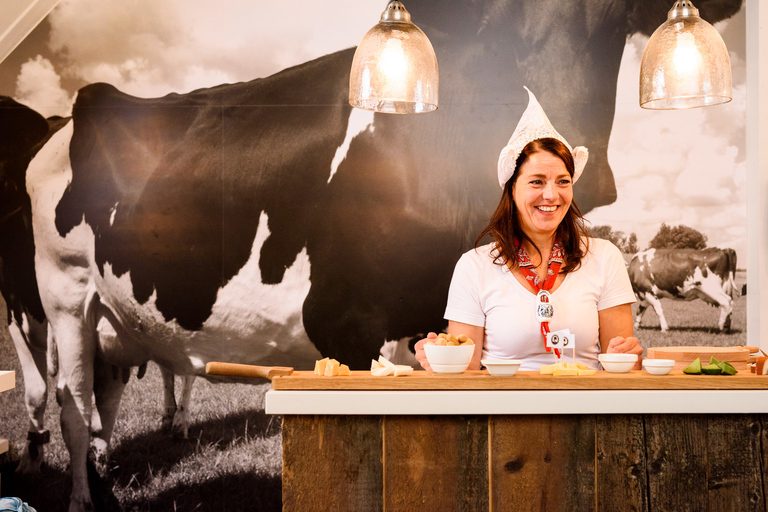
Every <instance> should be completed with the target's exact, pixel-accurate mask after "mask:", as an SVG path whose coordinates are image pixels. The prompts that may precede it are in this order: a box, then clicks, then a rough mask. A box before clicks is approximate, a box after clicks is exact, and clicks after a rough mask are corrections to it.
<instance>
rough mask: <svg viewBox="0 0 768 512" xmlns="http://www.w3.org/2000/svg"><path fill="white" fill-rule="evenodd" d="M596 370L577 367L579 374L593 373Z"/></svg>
mask: <svg viewBox="0 0 768 512" xmlns="http://www.w3.org/2000/svg"><path fill="white" fill-rule="evenodd" d="M596 371H597V370H589V369H587V368H579V375H594V374H595V372H596Z"/></svg>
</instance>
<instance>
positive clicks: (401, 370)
mask: <svg viewBox="0 0 768 512" xmlns="http://www.w3.org/2000/svg"><path fill="white" fill-rule="evenodd" d="M412 373H413V367H411V366H408V365H405V364H396V365H395V377H400V376H401V375H403V376H404V375H411V374H412Z"/></svg>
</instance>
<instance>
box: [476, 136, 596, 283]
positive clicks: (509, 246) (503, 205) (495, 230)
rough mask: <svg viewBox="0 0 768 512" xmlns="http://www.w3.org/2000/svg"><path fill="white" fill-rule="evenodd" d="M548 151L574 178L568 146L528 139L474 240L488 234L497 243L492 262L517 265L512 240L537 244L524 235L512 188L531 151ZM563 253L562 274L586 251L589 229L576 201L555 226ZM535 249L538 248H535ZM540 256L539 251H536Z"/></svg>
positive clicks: (478, 242) (574, 266) (556, 141)
mask: <svg viewBox="0 0 768 512" xmlns="http://www.w3.org/2000/svg"><path fill="white" fill-rule="evenodd" d="M540 151H547V152H549V153H552V154H553V155H555V156H556V157H558V158H559V159H561V160H562V161H563V163H564V164H565V167H566V169H568V173H569V174H570V175H571V177H573V169H574V164H573V156H572V155H571V152H570V151H568V148H567V147H566V146H565V144H563V143H562V142H560V141H559V140H557V139H553V138H544V139H536V140H533V141H531V142H529V143H528V144H527V145H526V146H525V147H524V148H523V150H522V151H521V152H520V156H519V157H517V162H516V164H515V172H514V173H513V174H512V177H511V178H510V179H509V180H508V181H507V183H506V184H505V185H504V192H503V193H502V194H501V201H500V202H499V206H497V207H496V211H495V212H494V213H493V215H492V216H491V220H490V222H489V224H488V226H486V228H485V229H483V231H482V232H481V233H480V236H478V237H477V240H475V248H477V247H478V246H479V245H480V243H481V240H482V239H483V237H485V236H486V235H490V236H491V237H492V238H493V240H494V241H495V242H496V248H495V249H494V253H493V254H494V258H495V259H494V262H495V263H496V264H498V265H508V266H509V267H511V268H515V267H517V250H516V249H515V240H520V241H522V240H528V242H529V243H530V244H531V245H533V246H534V247H536V244H534V243H533V241H532V240H531V239H530V238H529V237H528V235H526V234H525V232H524V231H523V228H522V226H521V225H520V219H519V217H518V211H517V205H516V204H515V201H514V199H513V197H512V187H513V185H514V184H515V181H517V178H518V177H519V176H520V166H521V165H523V163H524V162H525V161H526V160H527V159H528V158H529V157H530V156H531V155H532V154H534V153H538V152H540ZM555 236H556V238H557V239H558V240H560V243H561V245H562V247H563V251H564V252H565V261H564V262H563V266H562V267H561V269H560V273H561V274H567V273H569V272H573V271H574V270H576V269H578V268H579V266H580V265H581V259H582V258H583V257H584V255H585V254H586V253H587V251H588V250H589V247H588V238H587V237H588V236H589V231H588V230H587V227H586V225H585V220H584V216H583V215H582V214H581V212H580V211H579V207H578V206H576V202H575V201H572V202H571V207H570V208H568V211H567V212H566V213H565V217H564V218H563V220H562V222H560V225H559V226H558V227H557V234H556V235H555ZM536 250H537V251H538V250H539V249H538V247H537V248H536ZM539 257H541V252H540V251H539Z"/></svg>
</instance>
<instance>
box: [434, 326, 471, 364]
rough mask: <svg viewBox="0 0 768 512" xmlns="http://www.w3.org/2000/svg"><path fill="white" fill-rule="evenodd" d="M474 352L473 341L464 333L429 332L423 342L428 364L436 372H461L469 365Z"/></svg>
mask: <svg viewBox="0 0 768 512" xmlns="http://www.w3.org/2000/svg"><path fill="white" fill-rule="evenodd" d="M474 352H475V342H474V341H473V340H472V339H471V338H468V337H467V336H466V335H464V334H461V335H459V336H454V335H452V334H445V333H440V334H439V335H438V334H435V333H433V332H431V333H429V334H428V335H427V342H426V343H425V344H424V353H425V354H426V356H427V361H428V362H429V366H431V367H432V371H434V372H436V373H462V372H463V371H464V370H466V369H467V366H469V362H470V361H471V360H472V354H474Z"/></svg>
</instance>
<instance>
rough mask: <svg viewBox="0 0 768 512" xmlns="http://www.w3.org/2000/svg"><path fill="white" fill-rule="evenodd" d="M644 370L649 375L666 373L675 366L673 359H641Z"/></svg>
mask: <svg viewBox="0 0 768 512" xmlns="http://www.w3.org/2000/svg"><path fill="white" fill-rule="evenodd" d="M643 366H644V367H645V371H647V372H648V373H650V374H651V375H666V374H668V373H669V372H670V371H672V368H674V367H675V360H674V359H643Z"/></svg>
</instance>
